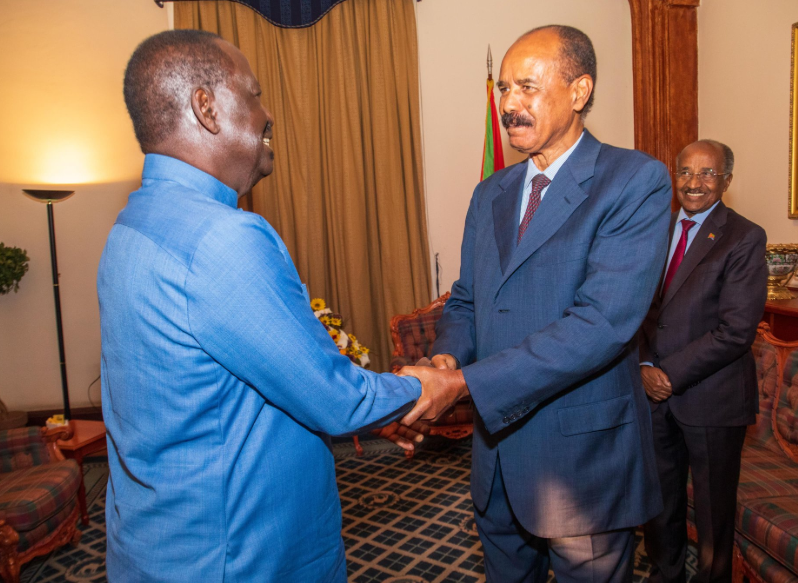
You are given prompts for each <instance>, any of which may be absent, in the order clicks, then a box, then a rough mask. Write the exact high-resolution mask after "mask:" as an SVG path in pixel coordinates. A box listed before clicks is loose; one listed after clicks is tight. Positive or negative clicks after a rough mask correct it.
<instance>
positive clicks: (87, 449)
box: [56, 419, 106, 525]
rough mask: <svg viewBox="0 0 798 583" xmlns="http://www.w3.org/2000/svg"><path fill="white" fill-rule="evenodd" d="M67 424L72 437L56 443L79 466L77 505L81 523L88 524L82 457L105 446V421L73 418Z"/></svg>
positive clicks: (65, 455)
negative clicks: (72, 432) (72, 431)
mask: <svg viewBox="0 0 798 583" xmlns="http://www.w3.org/2000/svg"><path fill="white" fill-rule="evenodd" d="M69 424H70V426H71V427H72V429H73V430H74V434H73V435H72V439H67V440H58V441H57V442H56V443H57V445H58V449H60V450H61V453H63V454H64V457H67V458H71V459H73V460H75V461H76V462H78V465H79V466H80V489H79V490H78V505H79V506H80V518H81V520H82V521H83V524H84V525H87V524H89V511H88V510H87V509H86V485H85V484H84V483H83V458H84V457H86V456H87V455H91V454H93V453H97V452H98V451H102V450H104V449H105V448H106V442H105V423H103V422H102V421H84V420H82V419H73V420H72V421H70V422H69Z"/></svg>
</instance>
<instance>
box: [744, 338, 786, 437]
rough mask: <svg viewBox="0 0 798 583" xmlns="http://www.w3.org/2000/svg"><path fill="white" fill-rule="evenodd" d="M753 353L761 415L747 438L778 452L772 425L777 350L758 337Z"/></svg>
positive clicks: (776, 373) (752, 348)
mask: <svg viewBox="0 0 798 583" xmlns="http://www.w3.org/2000/svg"><path fill="white" fill-rule="evenodd" d="M751 351H752V352H753V354H754V360H755V362H756V375H757V384H758V386H759V414H758V415H757V416H756V424H755V425H751V426H750V427H749V428H748V431H747V437H748V439H749V440H755V441H757V442H759V445H762V446H767V447H770V448H771V449H773V450H774V451H776V450H779V445H778V443H776V439H775V438H774V437H773V424H772V412H773V397H774V396H775V395H776V377H777V376H778V366H777V362H776V349H775V348H774V347H773V345H771V344H769V343H768V342H765V341H764V340H762V337H761V336H759V335H757V337H756V340H755V341H754V344H753V346H752V347H751ZM779 451H780V450H779Z"/></svg>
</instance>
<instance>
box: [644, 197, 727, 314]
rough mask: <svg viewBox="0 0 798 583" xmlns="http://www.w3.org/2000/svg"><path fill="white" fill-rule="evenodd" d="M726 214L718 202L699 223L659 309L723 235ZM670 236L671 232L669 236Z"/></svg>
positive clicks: (723, 207)
mask: <svg viewBox="0 0 798 583" xmlns="http://www.w3.org/2000/svg"><path fill="white" fill-rule="evenodd" d="M727 214H728V209H727V208H726V205H724V204H723V203H722V202H719V203H718V206H717V207H715V210H714V211H712V212H711V213H709V216H708V217H707V218H706V220H705V221H704V223H703V224H702V225H701V228H700V229H699V230H698V233H696V236H695V239H693V242H692V243H691V244H690V248H689V249H688V250H687V253H685V254H684V259H682V263H681V265H679V269H678V270H677V271H676V275H674V276H673V281H671V284H670V286H668V291H667V292H666V293H665V296H664V297H663V298H662V305H661V308H660V309H662V308H664V307H665V306H667V305H668V302H670V301H671V299H673V296H674V295H676V293H677V292H678V291H679V288H681V287H682V284H684V282H685V281H687V278H688V277H690V274H691V273H692V272H693V270H694V269H695V268H696V266H697V265H698V264H699V263H701V260H702V259H704V257H706V255H707V253H709V252H710V250H711V249H712V247H713V246H714V245H715V243H717V241H718V240H719V239H720V238H721V237H722V236H723V226H724V225H725V224H726V215H727ZM710 234H711V235H713V237H710ZM672 236H673V235H672V234H671V237H672Z"/></svg>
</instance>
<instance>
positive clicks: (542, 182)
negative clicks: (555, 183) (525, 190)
mask: <svg viewBox="0 0 798 583" xmlns="http://www.w3.org/2000/svg"><path fill="white" fill-rule="evenodd" d="M549 184H551V180H549V177H548V176H546V175H545V174H543V173H540V174H535V175H534V176H533V177H532V190H534V191H537V192H540V191H541V190H543V189H544V188H546V187H547V186H548V185H549Z"/></svg>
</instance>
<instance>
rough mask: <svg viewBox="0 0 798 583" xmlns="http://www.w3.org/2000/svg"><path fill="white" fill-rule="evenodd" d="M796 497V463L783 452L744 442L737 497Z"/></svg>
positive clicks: (750, 498)
mask: <svg viewBox="0 0 798 583" xmlns="http://www.w3.org/2000/svg"><path fill="white" fill-rule="evenodd" d="M776 496H798V466H796V464H795V463H794V462H793V461H791V460H790V459H789V458H788V457H787V456H786V455H785V454H784V453H783V452H779V453H776V452H774V451H772V450H771V449H769V448H767V447H761V446H757V445H754V443H753V442H750V441H749V442H746V445H745V447H744V448H743V458H742V464H741V467H740V486H739V488H738V490H737V500H738V501H747V500H757V499H760V498H772V497H776Z"/></svg>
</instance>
